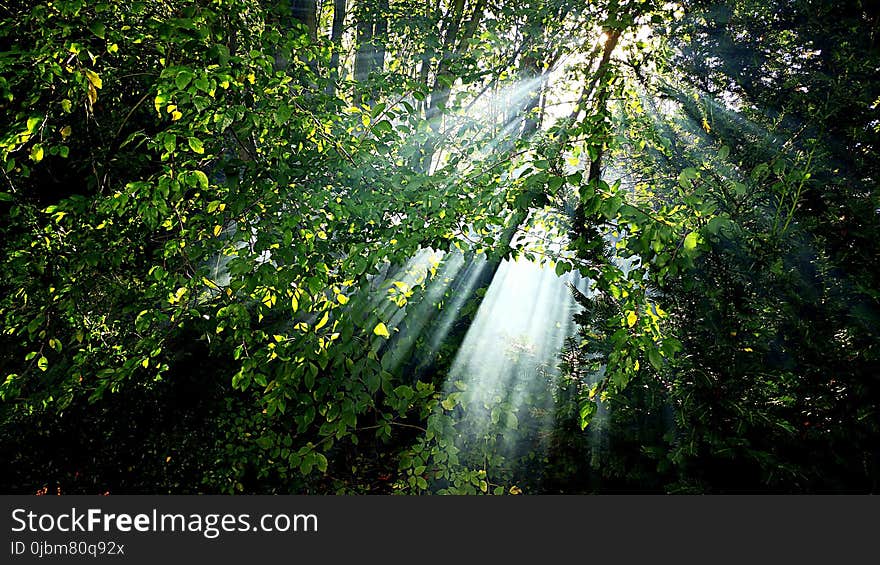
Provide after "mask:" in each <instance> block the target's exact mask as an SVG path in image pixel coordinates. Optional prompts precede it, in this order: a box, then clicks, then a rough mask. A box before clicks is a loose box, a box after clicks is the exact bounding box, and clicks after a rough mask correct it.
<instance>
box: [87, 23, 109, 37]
mask: <svg viewBox="0 0 880 565" xmlns="http://www.w3.org/2000/svg"><path fill="white" fill-rule="evenodd" d="M89 31H91V32H92V33H94V34H95V35H97V36H98V37H100V38H101V39H104V34H105V33H106V31H107V27H106V26H105V25H104V24H102V23H101V22H94V23H92V24H90V25H89Z"/></svg>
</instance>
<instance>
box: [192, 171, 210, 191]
mask: <svg viewBox="0 0 880 565" xmlns="http://www.w3.org/2000/svg"><path fill="white" fill-rule="evenodd" d="M193 174H194V175H195V177H196V181H198V184H199V188H201V189H202V190H207V189H208V175H206V174H205V173H203V172H202V171H193Z"/></svg>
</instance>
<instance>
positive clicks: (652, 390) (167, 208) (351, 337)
mask: <svg viewBox="0 0 880 565" xmlns="http://www.w3.org/2000/svg"><path fill="white" fill-rule="evenodd" d="M878 151H880V5H878V4H877V3H876V2H873V1H871V0H847V1H835V0H728V1H725V2H714V1H707V0H694V1H688V2H681V1H679V2H676V1H663V0H589V1H587V0H516V1H511V0H125V1H121V0H89V1H85V0H51V1H44V0H34V1H30V0H27V1H25V0H0V170H2V172H3V175H2V178H0V218H2V220H0V238H2V253H0V460H2V461H4V464H3V467H4V470H3V473H2V478H0V490H2V491H3V492H5V493H17V494H108V493H109V494H126V493H129V494H161V493H164V494H192V493H218V494H407V495H423V494H473V495H479V494H496V495H517V494H600V493H636V492H638V493H657V494H660V493H665V494H697V493H700V494H703V493H705V494H724V493H743V492H748V493H784V494H804V493H828V492H834V493H880V412H878V407H880V267H878V265H880V192H878V189H877V187H878V182H880V156H878Z"/></svg>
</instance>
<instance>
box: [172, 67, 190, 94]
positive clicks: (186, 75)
mask: <svg viewBox="0 0 880 565" xmlns="http://www.w3.org/2000/svg"><path fill="white" fill-rule="evenodd" d="M192 78H193V74H192V73H191V72H189V71H187V70H183V71H180V72H179V73H177V76H176V77H174V85H175V86H176V87H177V88H179V89H180V90H183V89H184V88H186V85H188V84H189V81H191V80H192Z"/></svg>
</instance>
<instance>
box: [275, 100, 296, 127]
mask: <svg viewBox="0 0 880 565" xmlns="http://www.w3.org/2000/svg"><path fill="white" fill-rule="evenodd" d="M292 113H293V108H292V107H290V106H288V105H286V104H285V105H283V106H281V107H279V108H278V112H277V113H276V114H275V124H276V125H279V126H280V125H283V124H285V123H287V120H289V119H290V115H291V114H292Z"/></svg>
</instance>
